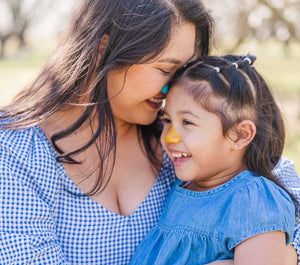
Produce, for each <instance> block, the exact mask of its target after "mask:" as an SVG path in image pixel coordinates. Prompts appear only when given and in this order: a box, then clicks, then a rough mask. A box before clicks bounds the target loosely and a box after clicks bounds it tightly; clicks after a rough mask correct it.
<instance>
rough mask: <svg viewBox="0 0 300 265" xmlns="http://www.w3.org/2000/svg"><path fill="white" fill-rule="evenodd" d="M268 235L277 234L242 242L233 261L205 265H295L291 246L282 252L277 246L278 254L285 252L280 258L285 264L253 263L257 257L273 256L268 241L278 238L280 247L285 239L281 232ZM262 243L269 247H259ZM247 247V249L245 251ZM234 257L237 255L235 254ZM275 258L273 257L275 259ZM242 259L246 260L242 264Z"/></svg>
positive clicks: (295, 259)
mask: <svg viewBox="0 0 300 265" xmlns="http://www.w3.org/2000/svg"><path fill="white" fill-rule="evenodd" d="M270 233H278V235H277V234H276V235H275V234H274V235H266V236H265V237H264V238H258V237H259V236H261V235H264V234H260V235H258V236H256V237H252V238H250V239H248V240H246V241H248V242H246V241H244V242H243V243H241V244H240V245H239V246H237V247H236V252H235V253H237V251H238V252H239V253H238V255H239V257H237V256H235V257H236V258H235V260H229V259H228V260H217V261H214V262H212V263H209V264H206V265H236V264H243V265H244V264H268V265H270V264H272V265H273V264H281V265H283V264H284V265H297V263H298V258H297V252H296V250H295V248H294V247H293V246H292V245H288V246H287V247H285V250H282V249H281V248H282V246H279V249H281V250H280V253H281V251H284V252H285V254H282V256H281V257H284V259H285V263H280V262H281V261H279V262H277V263H273V260H269V261H267V260H266V261H265V262H267V263H262V262H263V261H259V260H258V261H257V263H254V261H253V257H255V258H257V257H258V256H259V255H263V256H267V259H269V256H270V255H273V254H272V253H273V250H272V251H270V246H272V245H270V244H271V242H270V241H269V240H276V238H277V237H278V239H279V240H280V241H281V245H282V240H285V237H283V239H282V236H281V235H280V233H281V234H284V233H282V232H269V233H265V234H270ZM273 236H274V238H273V239H271V238H272V237H273ZM268 238H269V239H268ZM252 239H254V240H253V241H252ZM265 240H266V242H264V241H265ZM251 241H252V242H251ZM283 242H284V241H283ZM262 243H264V244H268V245H269V246H267V247H265V246H263V247H262V246H261V245H260V244H262ZM243 244H244V245H243ZM255 244H257V245H256V246H255ZM253 245H254V246H253ZM277 245H278V244H277ZM239 247H241V248H239ZM247 247H249V249H247ZM277 247H278V246H277ZM238 248H239V249H238ZM264 251H266V253H268V254H267V255H266V254H265V253H264ZM274 251H275V250H274ZM243 252H246V253H243ZM247 252H248V253H247ZM251 253H252V256H251ZM235 255H237V254H235ZM275 255H276V257H277V255H280V254H279V253H275ZM276 257H275V259H276ZM237 259H239V260H237ZM243 259H247V260H246V261H245V262H244V261H243ZM238 262H239V263H238ZM275 262H276V261H275ZM282 262H283V261H282Z"/></svg>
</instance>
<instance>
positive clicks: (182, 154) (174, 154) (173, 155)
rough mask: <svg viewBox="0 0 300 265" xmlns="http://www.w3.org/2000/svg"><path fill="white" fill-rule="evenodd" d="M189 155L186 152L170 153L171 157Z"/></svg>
mask: <svg viewBox="0 0 300 265" xmlns="http://www.w3.org/2000/svg"><path fill="white" fill-rule="evenodd" d="M188 156H190V155H189V154H187V153H173V154H172V157H176V158H179V157H188Z"/></svg>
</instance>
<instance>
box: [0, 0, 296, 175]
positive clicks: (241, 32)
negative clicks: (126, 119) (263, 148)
mask: <svg viewBox="0 0 300 265" xmlns="http://www.w3.org/2000/svg"><path fill="white" fill-rule="evenodd" d="M76 2H78V0H64V1H58V0H43V1H41V0H0V18H1V20H0V93H1V97H0V106H3V105H5V104H7V103H8V102H9V101H10V100H11V99H12V97H13V96H14V95H16V93H18V91H20V90H21V89H23V88H24V87H25V86H26V85H27V84H29V83H30V82H31V81H32V80H33V79H34V78H35V76H36V74H37V73H38V72H39V71H40V69H41V67H42V65H43V64H44V63H45V62H46V61H47V59H48V58H49V56H50V55H51V53H52V52H53V51H54V49H55V46H56V44H57V41H58V40H59V36H60V35H61V33H62V32H63V30H64V28H65V26H66V24H67V21H68V19H69V17H70V15H71V13H72V11H73V10H74V4H75V3H76ZM204 3H205V5H206V6H207V7H208V9H209V10H210V12H211V14H212V16H213V17H214V18H215V20H216V29H215V36H216V37H215V45H214V49H213V51H212V53H213V54H217V55H222V54H224V53H234V54H246V53H251V54H254V55H256V56H257V58H258V59H257V61H256V63H255V66H256V68H257V69H258V70H259V71H260V72H261V73H262V75H263V76H264V77H265V79H266V80H267V82H268V83H269V84H270V85H271V87H272V88H273V91H274V94H275V97H276V99H277V100H278V102H279V104H280V106H281V108H282V110H283V113H284V116H285V121H286V128H287V140H286V147H285V150H284V155H285V156H286V157H288V158H290V159H292V160H294V161H295V165H296V169H297V171H298V173H299V172H300V19H299V15H300V1H299V0H222V1H220V0H218V1H217V0H204Z"/></svg>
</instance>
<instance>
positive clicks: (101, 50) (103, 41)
mask: <svg viewBox="0 0 300 265" xmlns="http://www.w3.org/2000/svg"><path fill="white" fill-rule="evenodd" d="M108 42H109V36H108V34H106V33H105V34H103V36H102V38H101V40H100V45H99V51H98V52H99V57H100V58H101V56H102V55H103V53H104V51H105V49H106V47H107V44H108Z"/></svg>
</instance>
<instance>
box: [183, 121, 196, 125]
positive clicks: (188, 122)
mask: <svg viewBox="0 0 300 265" xmlns="http://www.w3.org/2000/svg"><path fill="white" fill-rule="evenodd" d="M182 123H183V125H193V123H192V122H190V121H188V120H183V121H182Z"/></svg>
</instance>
